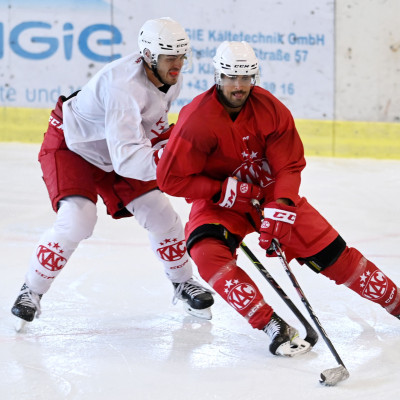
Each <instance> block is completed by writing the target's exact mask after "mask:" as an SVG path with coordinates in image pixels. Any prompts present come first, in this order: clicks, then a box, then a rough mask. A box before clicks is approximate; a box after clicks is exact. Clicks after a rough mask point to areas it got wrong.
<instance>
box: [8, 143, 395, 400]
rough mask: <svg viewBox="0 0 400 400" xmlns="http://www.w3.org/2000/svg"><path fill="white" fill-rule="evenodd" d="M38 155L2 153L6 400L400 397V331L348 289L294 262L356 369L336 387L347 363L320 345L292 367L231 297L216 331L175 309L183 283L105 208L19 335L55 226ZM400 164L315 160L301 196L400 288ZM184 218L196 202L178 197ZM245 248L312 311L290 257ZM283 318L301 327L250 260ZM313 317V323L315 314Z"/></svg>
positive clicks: (23, 147) (14, 150)
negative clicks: (18, 307)
mask: <svg viewBox="0 0 400 400" xmlns="http://www.w3.org/2000/svg"><path fill="white" fill-rule="evenodd" d="M37 151H38V145H32V144H12V143H1V144H0V174H1V191H0V213H1V219H0V237H1V242H0V249H1V251H0V255H1V256H0V266H1V269H0V271H1V279H0V301H1V303H0V304H1V307H0V398H1V399H2V400H14V399H18V400H25V399H26V400H36V399H37V400H53V399H55V400H57V399H74V400H75V399H77V400H81V399H82V400H95V399H96V400H103V399H104V400H106V399H113V400H118V399H135V400H147V399H163V400H169V399H171V400H221V399H229V400H258V399H260V400H261V399H262V400H265V399H282V400H286V399H287V400H289V399H290V400H292V399H295V400H303V399H304V400H314V399H323V400H343V399H354V398H360V399H363V400H368V399H371V400H372V399H373V400H375V399H385V400H386V399H398V398H400V385H399V378H400V370H399V366H400V321H398V320H396V319H395V318H393V317H392V316H390V315H388V314H387V313H386V312H385V311H384V310H383V309H381V308H380V307H379V306H376V305H374V304H372V303H370V302H368V301H366V300H363V299H361V298H360V297H359V296H357V295H356V294H353V292H351V291H350V290H348V289H346V288H344V287H338V286H336V285H334V284H333V282H330V281H328V280H327V279H326V278H324V277H319V276H317V275H315V274H313V273H312V272H311V271H309V270H308V269H307V268H306V267H300V266H298V265H297V264H296V263H292V269H293V272H294V273H295V275H296V277H297V279H298V281H299V283H300V284H301V285H302V288H303V290H304V292H305V294H306V296H307V298H308V300H309V301H310V303H311V304H312V306H313V309H314V311H315V312H316V314H317V316H318V317H319V319H320V321H321V323H322V324H323V326H324V328H325V330H326V331H327V333H328V335H329V338H330V339H331V341H332V343H333V344H334V346H335V348H336V350H337V351H338V353H339V354H340V356H341V358H342V359H343V361H344V363H345V364H346V367H347V368H348V370H349V371H350V378H349V379H348V380H347V381H345V382H341V383H340V384H338V385H337V386H335V387H324V386H322V385H320V384H319V382H318V380H319V374H320V373H321V372H322V371H323V370H325V369H327V368H334V367H336V366H337V363H336V361H335V359H334V358H333V356H332V355H331V353H330V352H329V350H328V348H327V347H326V345H325V343H324V341H323V340H322V339H320V341H319V342H318V344H317V345H316V346H315V348H314V349H313V351H311V352H310V353H308V354H306V355H304V356H301V357H298V358H292V359H284V358H279V357H276V356H272V355H271V354H270V353H269V352H268V344H269V342H268V339H267V337H266V335H265V334H264V333H263V332H259V331H255V330H253V329H251V327H250V326H248V324H247V323H246V322H245V321H244V320H243V319H242V318H241V317H239V316H238V315H237V314H236V313H235V312H234V311H233V310H232V309H231V308H230V307H229V306H228V305H226V304H225V303H224V302H223V301H222V300H221V299H220V298H217V299H216V304H215V306H214V307H213V319H212V321H201V320H197V319H196V318H194V317H189V316H186V315H185V314H184V312H183V311H182V308H181V307H180V305H179V304H178V305H177V306H173V305H172V303H171V300H172V287H171V285H170V283H169V282H168V281H167V279H166V278H165V277H164V275H163V272H162V269H161V267H160V266H159V265H158V264H157V262H156V260H155V258H154V256H153V255H152V253H151V251H150V250H149V246H148V244H147V237H146V233H145V232H144V231H143V230H142V229H141V228H140V227H139V226H138V224H137V223H136V221H135V220H134V219H133V218H130V219H126V220H122V221H121V220H120V221H113V220H112V219H111V218H110V217H108V216H107V215H105V211H104V207H103V206H102V205H101V204H99V221H98V224H97V226H96V230H95V233H94V235H93V236H92V238H90V239H88V240H87V241H85V242H83V243H82V244H81V246H80V247H79V249H78V250H77V252H76V253H75V254H74V256H73V257H72V258H71V260H70V262H69V264H68V265H67V267H66V268H65V269H64V271H63V272H62V273H61V275H60V276H59V277H58V279H57V280H56V281H55V282H54V284H53V286H52V288H51V290H50V291H49V292H48V293H47V294H46V295H45V296H44V297H43V300H42V316H41V317H40V319H38V320H35V321H34V322H33V323H32V324H31V325H30V327H29V328H28V331H27V332H26V333H24V334H17V333H16V332H15V331H14V319H13V317H12V315H11V313H10V308H11V306H12V304H13V302H14V300H15V298H16V296H17V293H18V291H19V288H20V286H21V285H22V283H23V281H24V274H25V271H26V269H27V263H28V260H29V257H30V256H31V252H32V251H33V249H34V245H35V243H36V241H37V240H38V238H39V236H40V234H41V233H42V232H43V231H44V230H45V229H47V228H48V227H49V226H50V225H51V224H52V222H53V220H54V213H53V212H52V211H51V209H50V205H49V201H48V199H47V192H46V189H45V186H44V184H43V182H42V180H41V172H40V166H39V164H38V163H37V161H36V160H37ZM399 176H400V162H398V161H378V160H351V159H346V160H344V159H329V158H308V166H307V167H306V170H305V172H304V175H303V183H302V191H301V192H302V194H303V195H305V196H306V197H307V198H308V200H309V201H310V202H311V203H312V204H313V205H314V206H316V207H317V208H318V210H319V211H320V212H322V214H323V215H324V216H325V217H326V218H327V219H328V220H330V222H331V223H333V225H334V226H335V227H336V228H337V229H338V230H339V231H340V233H341V234H342V236H343V237H344V238H345V240H346V241H347V242H348V243H349V244H350V245H352V246H354V247H357V248H358V249H359V250H360V251H362V252H363V253H364V254H365V255H366V256H367V257H368V258H370V259H371V260H372V261H374V262H376V263H377V264H378V265H379V266H380V267H381V268H382V270H383V271H384V272H386V273H387V274H388V275H389V276H390V277H391V278H392V279H393V280H395V281H396V282H397V283H398V284H399V283H400V269H399V265H398V264H399V260H400V246H399V245H400V240H399V239H400V232H399V215H400V205H399V194H400V184H399V178H398V177H399ZM171 201H172V202H173V204H174V206H175V208H176V209H177V210H179V213H180V214H181V216H182V218H183V220H185V219H186V218H187V215H188V210H189V208H188V205H187V204H186V203H185V202H184V201H183V200H182V199H173V198H171ZM246 244H247V245H248V246H249V247H250V248H251V249H252V250H253V252H254V253H255V254H256V255H257V257H259V259H260V260H261V261H262V262H263V263H264V265H265V266H266V268H267V269H268V270H269V271H270V272H271V274H272V275H273V276H274V277H275V279H276V280H278V282H279V283H280V284H281V286H282V287H283V288H284V290H285V291H286V292H287V293H288V294H289V295H290V297H291V298H292V300H293V301H294V302H295V303H296V304H297V306H298V307H299V309H300V310H301V311H303V312H304V315H306V316H307V318H308V315H307V311H306V310H305V308H304V307H303V305H302V304H301V302H300V301H299V299H298V296H297V293H296V292H295V291H294V289H293V287H292V285H291V283H290V281H289V280H288V278H287V276H286V274H285V272H284V271H283V269H282V267H281V265H280V263H279V261H278V260H271V259H268V260H267V259H266V258H264V257H263V254H262V251H261V250H259V249H258V246H257V237H256V236H250V237H248V238H247V239H246ZM239 263H240V264H241V265H242V266H243V267H244V268H245V269H246V271H247V272H248V273H249V274H250V275H251V276H252V277H253V279H254V280H255V281H256V282H257V283H258V285H259V287H260V288H261V289H262V291H263V293H264V295H265V297H266V298H267V299H269V301H270V303H271V304H272V305H273V306H274V307H275V309H276V310H277V312H278V313H279V314H280V315H281V316H282V317H284V318H285V319H286V320H288V321H289V322H290V323H292V324H294V325H296V326H297V327H299V328H301V325H300V324H299V323H298V322H297V320H296V318H295V317H294V316H293V315H292V314H291V313H290V311H289V310H288V309H287V307H286V306H285V304H284V303H283V302H282V301H281V300H280V299H279V297H277V295H276V293H275V292H274V291H273V289H272V288H270V287H269V285H268V283H267V282H266V281H265V280H264V279H263V278H262V276H261V275H260V274H259V273H258V272H257V271H256V270H255V269H254V267H253V266H252V265H251V263H250V262H249V261H248V260H247V258H246V257H245V256H244V255H243V254H241V253H239ZM308 319H310V318H308Z"/></svg>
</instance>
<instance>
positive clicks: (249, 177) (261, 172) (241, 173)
mask: <svg viewBox="0 0 400 400" xmlns="http://www.w3.org/2000/svg"><path fill="white" fill-rule="evenodd" d="M232 175H233V176H236V177H237V178H238V180H239V181H241V182H246V183H251V184H255V185H258V186H261V187H262V188H265V187H267V186H268V185H270V184H271V183H273V182H274V179H273V178H272V177H271V170H270V168H269V165H268V163H267V161H266V160H265V159H251V157H246V158H245V160H244V162H243V163H242V164H241V165H240V166H239V167H238V168H236V170H235V171H234V173H233V174H232Z"/></svg>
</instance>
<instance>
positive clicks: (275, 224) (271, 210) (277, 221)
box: [259, 201, 296, 255]
mask: <svg viewBox="0 0 400 400" xmlns="http://www.w3.org/2000/svg"><path fill="white" fill-rule="evenodd" d="M295 220H296V207H293V206H288V205H286V204H281V203H277V202H276V201H273V202H271V203H268V204H267V205H266V206H265V208H264V220H263V222H262V224H261V228H260V238H259V244H260V246H261V247H262V248H263V249H265V250H266V251H267V255H273V253H274V248H273V246H272V239H277V240H278V241H279V243H280V244H281V245H284V246H285V245H288V243H289V241H290V234H291V230H292V226H293V224H294V221H295Z"/></svg>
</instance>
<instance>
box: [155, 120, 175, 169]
mask: <svg viewBox="0 0 400 400" xmlns="http://www.w3.org/2000/svg"><path fill="white" fill-rule="evenodd" d="M173 127H174V124H171V125H170V126H169V128H168V129H166V130H165V131H164V132H162V133H161V135H159V136H157V137H155V138H153V139H151V146H152V147H153V148H154V149H155V150H156V151H155V152H154V153H153V156H154V162H155V163H156V165H157V164H158V162H159V161H160V158H161V156H162V153H163V151H164V147H165V146H166V145H167V143H168V139H169V137H170V136H171V132H172V129H173Z"/></svg>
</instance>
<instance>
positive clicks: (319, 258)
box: [297, 235, 346, 273]
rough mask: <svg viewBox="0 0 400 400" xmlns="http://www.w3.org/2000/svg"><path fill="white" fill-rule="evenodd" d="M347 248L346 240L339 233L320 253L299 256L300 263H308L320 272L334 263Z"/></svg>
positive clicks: (308, 265)
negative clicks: (305, 256) (303, 256)
mask: <svg viewBox="0 0 400 400" xmlns="http://www.w3.org/2000/svg"><path fill="white" fill-rule="evenodd" d="M345 248H346V242H345V241H344V240H343V238H342V237H341V236H340V235H339V236H338V237H337V238H336V239H335V240H334V241H333V242H332V243H331V244H329V245H328V246H326V247H325V248H324V249H322V250H321V251H320V252H319V253H317V254H315V255H313V256H311V257H307V258H298V259H297V261H298V262H299V263H300V264H306V265H307V267H309V268H311V269H312V270H313V271H314V272H316V273H320V272H321V271H323V270H324V269H325V268H328V267H329V266H331V265H333V264H334V263H335V262H336V261H337V259H338V258H339V257H340V255H341V254H342V253H343V251H344V250H345Z"/></svg>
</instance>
